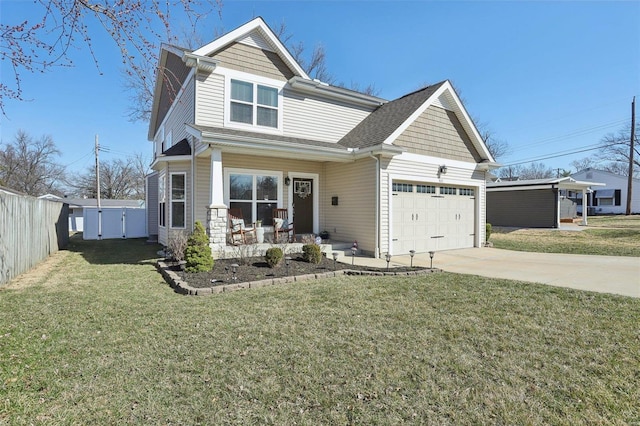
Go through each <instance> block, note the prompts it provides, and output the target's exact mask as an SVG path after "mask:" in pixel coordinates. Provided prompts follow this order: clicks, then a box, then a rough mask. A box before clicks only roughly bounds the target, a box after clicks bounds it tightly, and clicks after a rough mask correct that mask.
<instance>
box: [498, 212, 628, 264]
mask: <svg viewBox="0 0 640 426" xmlns="http://www.w3.org/2000/svg"><path fill="white" fill-rule="evenodd" d="M614 217H617V216H614ZM623 217H624V216H623ZM631 217H632V218H633V216H631ZM609 218H611V217H610V216H607V217H603V216H600V217H598V218H594V219H591V218H589V227H592V226H593V228H594V229H585V230H583V231H560V230H556V229H512V228H498V227H494V228H493V232H492V234H491V238H490V241H491V242H492V243H493V246H494V247H496V248H501V249H507V250H518V251H531V252H543V253H571V254H594V255H606V256H636V257H638V256H640V217H639V219H637V220H635V219H627V220H624V219H620V217H618V219H609ZM600 219H602V220H600ZM594 223H595V224H594ZM614 226H615V227H614Z"/></svg>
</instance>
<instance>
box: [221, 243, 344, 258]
mask: <svg viewBox="0 0 640 426" xmlns="http://www.w3.org/2000/svg"><path fill="white" fill-rule="evenodd" d="M352 244H353V243H347V242H340V241H333V242H328V243H327V244H320V249H321V250H322V252H323V253H324V254H325V255H326V256H327V257H329V258H331V253H333V252H334V251H337V252H339V253H340V254H345V255H346V254H347V252H348V254H349V256H351V245H352ZM303 245H304V244H303V243H285V244H272V243H263V244H242V245H237V246H225V247H224V248H223V249H222V250H220V251H219V252H218V253H213V257H214V258H216V259H221V258H222V259H229V258H246V257H254V256H264V255H265V253H266V252H267V250H268V249H270V248H271V247H280V248H281V249H282V250H283V251H285V252H286V253H301V252H302V246H303Z"/></svg>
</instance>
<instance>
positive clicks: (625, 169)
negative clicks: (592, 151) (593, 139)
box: [597, 124, 640, 176]
mask: <svg viewBox="0 0 640 426" xmlns="http://www.w3.org/2000/svg"><path fill="white" fill-rule="evenodd" d="M639 132H640V124H638V125H636V132H635V133H636V135H638V134H639ZM600 143H601V149H600V151H599V153H598V154H597V155H598V158H599V159H600V160H601V161H604V162H606V164H605V165H604V166H603V168H604V169H605V170H610V171H613V170H615V173H616V174H620V175H622V176H628V175H629V150H630V147H629V144H630V143H631V125H630V124H628V125H627V126H626V127H625V128H624V129H622V130H620V131H618V133H609V134H607V135H605V136H604V137H603V138H602V140H601V141H600ZM633 148H634V155H633V175H634V176H638V175H640V146H638V140H637V136H636V141H635V142H634V147H633Z"/></svg>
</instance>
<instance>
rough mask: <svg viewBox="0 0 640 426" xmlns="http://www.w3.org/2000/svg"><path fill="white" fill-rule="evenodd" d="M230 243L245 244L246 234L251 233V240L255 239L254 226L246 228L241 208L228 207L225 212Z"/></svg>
mask: <svg viewBox="0 0 640 426" xmlns="http://www.w3.org/2000/svg"><path fill="white" fill-rule="evenodd" d="M227 222H229V233H230V234H231V244H234V245H235V244H247V234H252V233H253V241H257V235H256V227H255V226H253V227H252V228H247V227H246V225H245V223H244V218H243V217H242V209H237V208H234V209H229V211H228V213H227Z"/></svg>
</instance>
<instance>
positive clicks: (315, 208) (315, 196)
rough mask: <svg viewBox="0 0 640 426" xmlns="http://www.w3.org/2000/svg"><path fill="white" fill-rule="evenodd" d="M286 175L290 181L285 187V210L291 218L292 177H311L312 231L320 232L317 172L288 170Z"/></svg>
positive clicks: (318, 176) (318, 180) (318, 178)
mask: <svg viewBox="0 0 640 426" xmlns="http://www.w3.org/2000/svg"><path fill="white" fill-rule="evenodd" d="M287 176H288V177H289V178H290V179H291V183H290V184H289V187H288V188H287V201H288V203H287V207H286V208H287V211H288V214H289V217H290V218H293V179H295V178H299V179H311V180H312V181H313V183H312V185H313V190H312V191H313V192H312V194H311V196H312V197H313V233H314V234H318V233H319V232H320V175H318V174H317V173H304V172H292V171H290V172H289V173H288V174H287Z"/></svg>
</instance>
